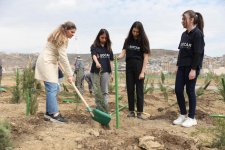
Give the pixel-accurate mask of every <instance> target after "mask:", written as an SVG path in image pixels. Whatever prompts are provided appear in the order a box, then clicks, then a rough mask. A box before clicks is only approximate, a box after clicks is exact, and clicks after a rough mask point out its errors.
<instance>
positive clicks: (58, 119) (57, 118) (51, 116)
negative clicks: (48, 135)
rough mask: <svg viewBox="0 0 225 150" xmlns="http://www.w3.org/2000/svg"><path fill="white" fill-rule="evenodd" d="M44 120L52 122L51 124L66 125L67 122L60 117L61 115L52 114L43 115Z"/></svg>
mask: <svg viewBox="0 0 225 150" xmlns="http://www.w3.org/2000/svg"><path fill="white" fill-rule="evenodd" d="M44 120H45V121H52V122H57V123H66V122H68V120H66V119H65V118H64V117H62V116H61V114H59V115H57V116H54V114H49V113H46V114H45V115H44Z"/></svg>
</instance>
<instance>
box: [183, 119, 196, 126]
mask: <svg viewBox="0 0 225 150" xmlns="http://www.w3.org/2000/svg"><path fill="white" fill-rule="evenodd" d="M181 125H182V126H183V127H187V128H188V127H192V126H195V125H197V120H196V119H192V118H189V117H188V118H187V119H186V120H185V121H184V122H183V123H182V124H181Z"/></svg>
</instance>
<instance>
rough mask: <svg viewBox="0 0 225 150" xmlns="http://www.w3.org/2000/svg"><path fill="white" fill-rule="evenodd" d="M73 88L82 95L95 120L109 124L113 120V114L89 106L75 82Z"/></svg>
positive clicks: (81, 97)
mask: <svg viewBox="0 0 225 150" xmlns="http://www.w3.org/2000/svg"><path fill="white" fill-rule="evenodd" d="M71 84H72V86H73V88H74V89H75V91H76V93H77V94H78V96H79V97H80V99H81V100H82V101H83V102H84V104H85V106H86V107H87V110H88V112H89V113H90V114H91V117H92V119H93V120H95V121H97V122H99V123H100V124H102V125H108V124H109V122H110V120H111V116H110V115H109V114H107V113H105V112H103V111H100V110H98V109H95V108H94V109H91V108H90V107H89V105H88V104H87V102H86V101H85V99H84V98H83V96H82V95H81V94H80V91H79V90H78V89H77V87H76V86H75V85H74V83H71Z"/></svg>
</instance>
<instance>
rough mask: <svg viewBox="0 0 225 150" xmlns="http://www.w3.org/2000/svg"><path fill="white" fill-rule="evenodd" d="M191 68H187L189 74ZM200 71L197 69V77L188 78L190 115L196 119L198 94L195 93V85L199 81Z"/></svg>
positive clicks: (187, 88) (187, 89)
mask: <svg viewBox="0 0 225 150" xmlns="http://www.w3.org/2000/svg"><path fill="white" fill-rule="evenodd" d="M190 70H191V69H189V68H187V69H186V74H188V75H189V72H190ZM198 74H199V71H198V70H197V71H196V78H195V79H193V80H189V78H187V79H186V91H187V95H188V99H189V114H188V117H189V118H192V119H194V118H195V110H196V94H195V85H196V82H197V77H198Z"/></svg>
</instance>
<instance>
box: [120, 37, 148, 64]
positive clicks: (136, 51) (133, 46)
mask: <svg viewBox="0 0 225 150" xmlns="http://www.w3.org/2000/svg"><path fill="white" fill-rule="evenodd" d="M126 43H127V44H126ZM123 49H125V50H126V62H127V61H129V60H133V59H136V60H141V61H143V60H144V53H148V51H147V50H144V49H143V48H142V46H141V43H140V42H139V41H138V40H136V39H132V40H131V41H125V42H124V45H123Z"/></svg>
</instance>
